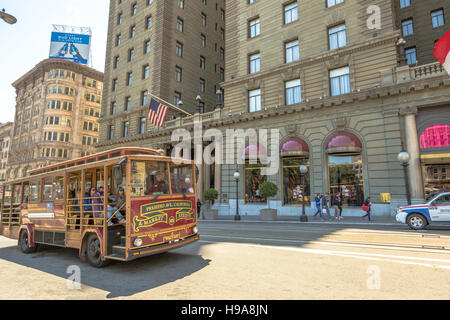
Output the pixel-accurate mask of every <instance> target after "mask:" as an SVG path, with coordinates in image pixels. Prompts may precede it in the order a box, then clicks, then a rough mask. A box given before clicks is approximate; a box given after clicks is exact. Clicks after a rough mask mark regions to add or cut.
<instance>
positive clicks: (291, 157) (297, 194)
mask: <svg viewBox="0 0 450 320" xmlns="http://www.w3.org/2000/svg"><path fill="white" fill-rule="evenodd" d="M280 156H281V166H282V173H283V174H282V186H283V188H282V197H283V205H285V206H286V205H299V204H302V203H303V202H305V203H309V202H310V200H311V187H310V170H309V169H310V166H309V147H308V144H307V143H306V142H305V141H304V140H302V139H300V138H296V137H293V138H288V139H287V140H286V141H284V142H283V143H282V144H281V147H280ZM301 165H305V166H307V167H308V173H307V174H306V175H305V185H304V186H303V181H302V177H301V174H300V166H301Z"/></svg>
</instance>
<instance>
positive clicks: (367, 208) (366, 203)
mask: <svg viewBox="0 0 450 320" xmlns="http://www.w3.org/2000/svg"><path fill="white" fill-rule="evenodd" d="M371 206H372V202H370V197H367V199H366V201H364V204H363V205H362V207H361V208H362V209H363V210H364V211H365V212H367V213H366V214H365V215H363V216H362V217H361V218H362V219H364V218H365V217H368V218H369V221H370V207H371Z"/></svg>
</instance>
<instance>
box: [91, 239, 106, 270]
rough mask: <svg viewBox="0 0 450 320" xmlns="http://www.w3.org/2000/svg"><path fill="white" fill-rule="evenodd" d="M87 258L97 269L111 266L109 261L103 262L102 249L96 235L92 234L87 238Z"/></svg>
mask: <svg viewBox="0 0 450 320" xmlns="http://www.w3.org/2000/svg"><path fill="white" fill-rule="evenodd" d="M86 251H87V258H88V261H89V263H90V264H91V265H92V266H93V267H96V268H102V267H104V266H106V265H108V264H109V260H103V259H102V254H101V248H100V240H99V239H98V237H97V235H96V234H91V235H89V237H88V238H87V245H86Z"/></svg>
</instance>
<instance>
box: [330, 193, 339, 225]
mask: <svg viewBox="0 0 450 320" xmlns="http://www.w3.org/2000/svg"><path fill="white" fill-rule="evenodd" d="M338 203H339V200H338V195H337V194H334V195H333V197H332V198H331V206H332V207H333V208H334V218H335V219H336V220H340V219H339V216H340V210H339V205H338Z"/></svg>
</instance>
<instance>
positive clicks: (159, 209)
mask: <svg viewBox="0 0 450 320" xmlns="http://www.w3.org/2000/svg"><path fill="white" fill-rule="evenodd" d="M174 209H175V210H177V212H176V214H175V216H176V221H180V220H189V219H195V213H194V212H193V210H192V202H191V201H189V200H170V201H162V202H158V203H152V204H145V205H143V206H141V210H140V211H141V217H143V218H144V219H139V218H138V217H134V219H133V221H134V226H133V229H134V231H135V232H139V229H140V228H144V227H151V226H153V225H155V224H158V223H161V222H162V223H166V224H167V223H170V225H174V224H175V219H174V218H173V217H170V219H169V220H168V216H167V213H166V212H164V211H166V210H174Z"/></svg>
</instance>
